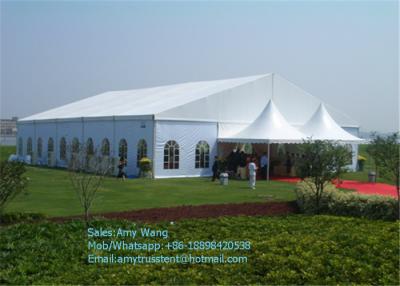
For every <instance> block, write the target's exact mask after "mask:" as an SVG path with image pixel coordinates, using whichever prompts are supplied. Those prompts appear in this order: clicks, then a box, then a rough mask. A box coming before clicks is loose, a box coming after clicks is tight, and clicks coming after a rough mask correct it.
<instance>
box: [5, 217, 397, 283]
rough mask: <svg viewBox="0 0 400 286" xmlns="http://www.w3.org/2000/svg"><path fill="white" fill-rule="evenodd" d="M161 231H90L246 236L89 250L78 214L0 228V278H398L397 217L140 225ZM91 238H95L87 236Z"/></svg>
mask: <svg viewBox="0 0 400 286" xmlns="http://www.w3.org/2000/svg"><path fill="white" fill-rule="evenodd" d="M143 226H144V225H142V224H137V225H135V224H134V222H128V221H121V220H118V221H117V220H114V221H107V220H101V221H94V222H93V224H92V227H96V228H97V229H99V228H100V227H102V228H103V229H110V230H117V229H118V228H119V227H121V228H123V229H128V230H131V229H136V230H139V229H140V227H143ZM145 226H146V227H151V228H153V229H162V230H168V232H169V237H168V238H167V239H163V238H143V237H136V238H134V239H133V238H129V237H128V238H121V237H112V238H110V237H106V238H104V237H103V238H97V239H96V241H97V242H101V241H103V240H104V241H106V242H109V241H110V240H117V241H118V240H122V239H123V240H124V241H126V242H133V241H135V242H139V243H143V242H146V243H150V242H152V243H154V242H159V243H163V244H164V245H165V244H166V243H167V242H173V241H184V242H185V243H188V242H189V241H249V242H250V243H251V247H250V249H249V250H219V249H214V250H207V249H202V250H189V249H184V250H171V249H170V250H168V249H167V248H166V247H164V248H163V249H161V250H159V251H157V252H148V251H143V250H111V251H110V252H109V251H106V250H94V249H91V250H89V249H88V238H87V231H86V229H85V227H84V225H83V223H82V222H81V221H78V222H68V223H63V224H59V223H48V222H42V223H34V224H16V225H12V226H9V227H0V251H1V255H0V265H1V267H0V284H5V285H9V284H16V285H25V284H87V285H130V284H134V285H137V284H139V285H142V284H145V285H150V284H151V285H160V284H161V285H198V284H201V285H304V284H305V285H353V284H354V285H360V284H363V285H398V284H399V268H398V263H399V252H398V246H399V238H398V227H399V224H398V223H397V222H383V221H371V220H367V219H357V218H344V217H334V216H304V215H290V216H282V217H246V216H242V217H221V218H215V219H201V220H195V219H191V220H182V221H178V222H175V224H173V225H171V224H169V223H156V224H146V225H145ZM91 240H94V239H91ZM220 253H223V254H224V255H225V257H228V256H245V257H247V262H246V263H240V264H176V263H169V264H167V263H166V264H162V263H158V264H136V265H134V264H130V263H127V264H111V265H110V264H108V265H107V264H105V265H104V264H103V265H102V264H89V263H88V262H87V259H88V254H96V255H100V256H103V255H104V256H109V255H111V254H114V255H121V256H124V255H125V256H130V255H132V256H136V255H143V256H157V255H163V256H174V257H175V256H176V255H189V254H191V255H196V256H201V255H203V256H218V255H220Z"/></svg>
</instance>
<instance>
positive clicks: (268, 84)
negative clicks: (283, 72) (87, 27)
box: [19, 73, 358, 137]
mask: <svg viewBox="0 0 400 286" xmlns="http://www.w3.org/2000/svg"><path fill="white" fill-rule="evenodd" d="M270 99H273V100H274V103H275V104H276V106H277V107H278V108H279V110H280V112H281V113H282V114H283V115H284V117H285V118H286V119H287V120H288V122H289V123H290V124H292V125H294V126H302V125H304V124H305V122H306V121H307V120H308V119H309V118H310V115H311V114H312V113H313V112H314V110H315V109H316V108H317V107H318V105H319V104H320V103H321V100H320V99H318V98H317V97H315V96H313V95H311V94H309V93H307V92H306V91H304V90H302V89H301V88H299V87H297V86H296V85H294V84H293V83H291V82H290V81H288V80H286V79H285V78H283V77H281V76H279V75H277V74H274V73H269V74H263V75H256V76H249V77H240V78H233V79H223V80H212V81H198V82H188V83H182V84H173V85H166V86H159V87H152V88H142V89H135V90H123V91H110V92H105V93H102V94H99V95H95V96H92V97H89V98H86V99H82V100H79V101H76V102H72V103H70V104H66V105H63V106H60V107H57V108H54V109H50V110H48V111H45V112H41V113H38V114H34V115H31V116H29V117H25V118H23V119H21V120H19V122H24V121H25V122H30V121H39V120H55V119H61V120H69V119H77V118H79V119H80V118H103V117H112V116H115V117H129V116H132V117H142V116H144V117H148V116H154V119H156V120H183V121H185V120H187V121H209V122H218V126H219V130H218V132H219V135H223V136H225V137H228V136H230V135H234V134H235V133H237V132H238V131H240V129H242V128H243V127H245V126H247V125H248V124H250V123H252V122H253V121H254V120H255V119H256V117H257V115H258V114H260V113H261V112H262V110H263V109H264V107H265V106H266V104H267V103H268V101H269V100H270ZM326 107H327V109H328V110H329V112H330V114H331V115H332V116H333V118H334V119H335V120H336V122H338V124H339V125H340V126H346V127H358V124H357V122H355V121H354V120H352V119H351V118H350V117H348V116H347V115H345V114H343V113H342V112H340V111H337V110H335V109H334V108H332V107H330V106H326ZM224 124H226V125H224ZM225 130H226V131H229V132H225ZM231 131H232V132H231Z"/></svg>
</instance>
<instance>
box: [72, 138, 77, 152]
mask: <svg viewBox="0 0 400 286" xmlns="http://www.w3.org/2000/svg"><path fill="white" fill-rule="evenodd" d="M71 151H72V154H78V153H79V139H78V138H76V137H75V138H74V139H72V146H71Z"/></svg>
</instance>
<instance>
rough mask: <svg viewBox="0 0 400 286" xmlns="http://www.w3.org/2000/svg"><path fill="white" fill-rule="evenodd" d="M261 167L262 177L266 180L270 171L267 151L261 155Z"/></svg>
mask: <svg viewBox="0 0 400 286" xmlns="http://www.w3.org/2000/svg"><path fill="white" fill-rule="evenodd" d="M260 167H261V177H262V178H263V179H264V180H266V179H267V171H268V156H267V153H266V152H264V153H263V155H262V156H261V159H260Z"/></svg>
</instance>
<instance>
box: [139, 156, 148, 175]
mask: <svg viewBox="0 0 400 286" xmlns="http://www.w3.org/2000/svg"><path fill="white" fill-rule="evenodd" d="M139 167H140V170H141V171H142V172H149V171H151V160H150V159H149V158H147V157H143V158H142V159H140V161H139Z"/></svg>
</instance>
